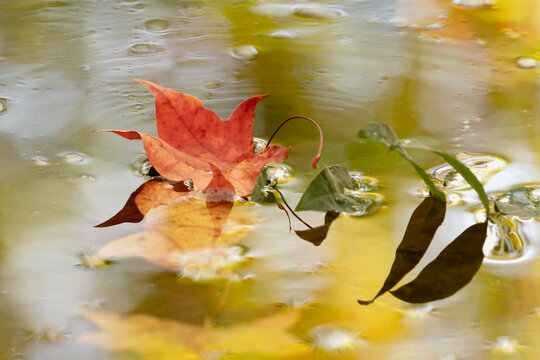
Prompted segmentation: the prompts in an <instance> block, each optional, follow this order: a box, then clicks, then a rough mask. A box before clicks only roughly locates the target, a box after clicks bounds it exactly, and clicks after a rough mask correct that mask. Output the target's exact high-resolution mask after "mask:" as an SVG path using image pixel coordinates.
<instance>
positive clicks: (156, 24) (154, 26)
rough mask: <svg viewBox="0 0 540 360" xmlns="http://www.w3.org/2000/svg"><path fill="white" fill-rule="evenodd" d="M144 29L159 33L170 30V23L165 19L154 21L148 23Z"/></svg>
mask: <svg viewBox="0 0 540 360" xmlns="http://www.w3.org/2000/svg"><path fill="white" fill-rule="evenodd" d="M144 27H145V28H146V30H148V31H154V32H159V31H164V30H167V29H168V28H169V22H168V21H167V20H165V19H152V20H148V21H146V22H145V23H144Z"/></svg>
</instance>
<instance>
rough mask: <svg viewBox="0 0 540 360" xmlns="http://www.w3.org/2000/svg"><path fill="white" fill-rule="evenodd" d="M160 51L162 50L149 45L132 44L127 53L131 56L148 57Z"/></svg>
mask: <svg viewBox="0 0 540 360" xmlns="http://www.w3.org/2000/svg"><path fill="white" fill-rule="evenodd" d="M160 51H162V48H161V47H159V46H157V45H155V44H149V43H140V44H133V45H131V46H130V47H129V52H130V53H132V54H133V55H148V54H152V53H156V52H160Z"/></svg>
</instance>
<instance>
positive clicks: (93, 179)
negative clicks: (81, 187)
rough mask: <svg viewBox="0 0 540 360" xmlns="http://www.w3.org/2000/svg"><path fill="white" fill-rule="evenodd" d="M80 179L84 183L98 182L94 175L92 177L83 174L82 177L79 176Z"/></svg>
mask: <svg viewBox="0 0 540 360" xmlns="http://www.w3.org/2000/svg"><path fill="white" fill-rule="evenodd" d="M79 178H80V179H81V180H82V181H83V182H88V183H93V182H96V178H95V177H94V176H93V175H90V174H81V175H80V176H79Z"/></svg>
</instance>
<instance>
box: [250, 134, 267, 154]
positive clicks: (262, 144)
mask: <svg viewBox="0 0 540 360" xmlns="http://www.w3.org/2000/svg"><path fill="white" fill-rule="evenodd" d="M265 148H266V141H265V140H263V139H261V138H257V137H254V138H253V152H254V153H255V154H257V153H260V152H261V151H263V150H264V149H265Z"/></svg>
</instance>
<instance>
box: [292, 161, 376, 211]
mask: <svg viewBox="0 0 540 360" xmlns="http://www.w3.org/2000/svg"><path fill="white" fill-rule="evenodd" d="M346 189H348V190H354V182H353V179H352V178H351V176H350V175H349V173H348V171H347V168H346V167H345V166H343V165H332V166H327V167H325V168H324V169H323V170H322V171H321V172H320V173H319V175H317V176H316V177H315V179H313V181H312V182H311V183H310V184H309V186H308V188H307V189H306V191H305V192H304V194H303V195H302V198H301V199H300V201H299V202H298V205H296V208H295V209H294V210H295V211H305V210H312V211H324V212H327V211H335V212H353V211H362V210H365V209H364V208H365V207H366V206H368V205H371V203H369V204H368V203H367V202H366V203H361V202H359V201H358V199H357V198H356V197H355V196H353V195H352V194H347V193H346Z"/></svg>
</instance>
